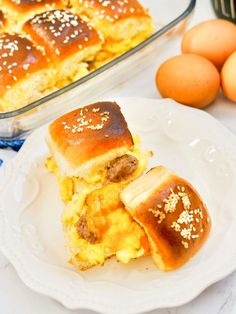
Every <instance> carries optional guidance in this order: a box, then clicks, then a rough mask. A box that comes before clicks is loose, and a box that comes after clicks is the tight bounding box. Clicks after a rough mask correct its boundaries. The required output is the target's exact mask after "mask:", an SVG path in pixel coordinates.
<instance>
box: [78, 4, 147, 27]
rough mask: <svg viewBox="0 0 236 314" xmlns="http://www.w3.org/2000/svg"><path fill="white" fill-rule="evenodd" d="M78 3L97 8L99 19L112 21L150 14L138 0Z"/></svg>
mask: <svg viewBox="0 0 236 314" xmlns="http://www.w3.org/2000/svg"><path fill="white" fill-rule="evenodd" d="M78 4H79V5H80V6H83V7H85V8H93V9H95V10H96V15H97V16H98V18H99V19H101V20H102V19H107V20H108V21H110V22H115V21H116V20H120V19H123V18H128V17H143V16H145V17H146V16H149V15H148V12H147V10H145V9H144V8H143V7H142V6H141V4H140V3H139V2H138V1H137V0H119V1H118V0H109V1H107V0H78Z"/></svg>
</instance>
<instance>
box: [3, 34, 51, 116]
mask: <svg viewBox="0 0 236 314" xmlns="http://www.w3.org/2000/svg"><path fill="white" fill-rule="evenodd" d="M0 81H1V84H0V96H1V98H0V110H1V111H12V110H15V109H18V108H20V107H23V106H25V104H27V103H30V102H32V101H34V100H36V99H38V98H41V97H43V96H44V95H45V94H46V93H47V90H48V89H49V88H50V87H52V83H53V71H52V69H51V66H50V63H49V60H48V58H47V56H46V54H45V51H44V50H43V49H42V48H41V47H39V46H37V45H36V44H35V43H34V42H32V41H30V40H29V39H28V38H26V37H25V36H23V35H19V34H7V33H3V34H0Z"/></svg>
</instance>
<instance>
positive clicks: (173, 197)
mask: <svg viewBox="0 0 236 314" xmlns="http://www.w3.org/2000/svg"><path fill="white" fill-rule="evenodd" d="M121 199H122V201H123V203H124V204H125V207H126V209H127V210H128V211H129V213H130V214H131V216H132V217H133V218H134V219H135V220H136V221H137V222H138V223H139V224H140V225H141V226H142V227H143V228H144V230H145V232H146V234H147V236H148V239H149V244H150V247H151V254H152V257H153V260H154V262H155V264H156V265H157V266H158V267H159V268H160V269H161V270H162V271H168V270H173V269H176V268H178V267H180V266H182V265H183V264H185V263H186V262H187V261H188V260H189V259H190V258H191V257H192V256H194V255H195V254H196V252H197V251H198V250H199V249H200V248H201V246H202V245H203V243H204V242H205V240H206V239H207V236H208V234H209V231H210V228H211V221H210V218H209V215H208V211H207V208H206V206H205V205H204V203H203V201H202V200H201V197H200V196H199V194H198V193H197V192H196V190H195V189H194V188H193V187H192V186H191V185H190V184H189V183H188V182H187V181H185V180H184V179H182V178H180V177H178V176H177V175H175V174H174V173H173V172H171V171H170V170H168V169H167V168H165V167H162V166H158V167H156V168H154V169H152V170H151V171H149V172H148V173H147V174H146V175H144V176H142V177H140V178H138V179H137V180H135V181H133V182H132V183H130V184H129V185H128V186H127V187H126V188H125V189H124V190H123V191H122V192H121Z"/></svg>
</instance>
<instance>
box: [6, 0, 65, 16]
mask: <svg viewBox="0 0 236 314" xmlns="http://www.w3.org/2000/svg"><path fill="white" fill-rule="evenodd" d="M3 4H4V5H5V4H6V5H8V6H9V7H11V8H12V9H13V10H16V11H18V12H20V13H27V12H28V11H32V10H35V9H38V8H45V9H47V8H48V7H49V6H50V7H51V6H55V5H59V4H61V0H4V1H3Z"/></svg>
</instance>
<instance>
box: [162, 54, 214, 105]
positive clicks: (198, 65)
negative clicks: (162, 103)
mask: <svg viewBox="0 0 236 314" xmlns="http://www.w3.org/2000/svg"><path fill="white" fill-rule="evenodd" d="M156 85H157V88H158V89H159V92H160V94H161V95H162V96H163V97H165V98H172V99H174V100H176V101H177V102H180V103H182V104H185V105H188V106H192V107H197V108H203V107H205V106H207V105H209V104H210V103H211V102H213V101H214V99H215V98H216V96H217V95H218V92H219V87H220V75H219V72H218V71H217V69H216V67H215V66H214V65H213V64H212V63H211V62H210V61H208V60H207V59H206V58H203V57H201V56H198V55H194V54H182V55H179V56H175V57H172V58H170V59H169V60H167V61H166V62H164V63H163V64H162V65H161V66H160V68H159V70H158V71H157V74H156Z"/></svg>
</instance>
